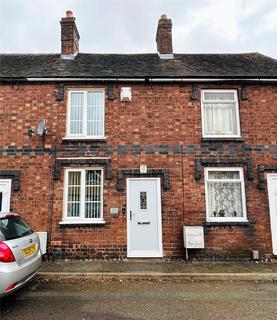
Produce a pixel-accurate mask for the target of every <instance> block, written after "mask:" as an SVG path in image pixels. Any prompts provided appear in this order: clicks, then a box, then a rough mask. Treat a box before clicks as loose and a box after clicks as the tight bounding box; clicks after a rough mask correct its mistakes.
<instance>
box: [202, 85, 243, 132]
mask: <svg viewBox="0 0 277 320" xmlns="http://www.w3.org/2000/svg"><path fill="white" fill-rule="evenodd" d="M211 92H214V93H234V97H235V100H220V101H219V100H204V94H205V93H211ZM213 101H214V102H215V103H217V102H227V103H228V102H232V103H234V102H235V104H236V125H237V134H232V135H227V134H223V135H222V134H205V110H204V102H206V103H213ZM201 119H202V136H203V138H241V131H240V116H239V100H238V92H237V90H231V89H216V90H213V89H204V90H201Z"/></svg>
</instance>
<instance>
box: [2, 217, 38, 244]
mask: <svg viewBox="0 0 277 320" xmlns="http://www.w3.org/2000/svg"><path fill="white" fill-rule="evenodd" d="M31 233H33V230H32V229H31V228H30V227H29V226H28V224H27V223H26V222H25V221H24V220H23V219H22V218H20V217H19V216H11V217H8V218H1V219H0V240H2V241H3V240H12V239H17V238H21V237H24V236H26V235H28V234H31Z"/></svg>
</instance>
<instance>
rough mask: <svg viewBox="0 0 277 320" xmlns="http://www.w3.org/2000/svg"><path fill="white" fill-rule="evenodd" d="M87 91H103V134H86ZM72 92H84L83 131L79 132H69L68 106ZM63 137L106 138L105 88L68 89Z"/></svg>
mask: <svg viewBox="0 0 277 320" xmlns="http://www.w3.org/2000/svg"><path fill="white" fill-rule="evenodd" d="M88 92H102V93H103V111H102V112H103V114H102V116H103V134H102V135H97V136H89V135H87V113H88V110H87V109H88V104H87V94H88ZM72 93H83V94H84V110H83V133H80V134H71V133H70V110H71V109H70V106H71V95H72ZM64 139H76V140H82V139H91V140H93V139H96V140H97V139H106V137H105V89H101V88H93V89H90V88H88V89H70V90H69V91H68V99H67V112H66V137H65V138H64Z"/></svg>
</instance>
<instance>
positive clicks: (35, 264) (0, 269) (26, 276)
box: [0, 251, 42, 298]
mask: <svg viewBox="0 0 277 320" xmlns="http://www.w3.org/2000/svg"><path fill="white" fill-rule="evenodd" d="M41 261H42V258H41V253H40V251H39V252H38V253H37V255H36V257H35V258H34V259H32V261H30V262H29V263H28V264H26V265H24V266H19V265H18V264H17V263H16V262H11V263H0V298H2V297H4V296H6V295H8V294H10V293H12V292H14V291H16V290H18V289H20V288H21V287H23V286H24V285H25V284H26V283H27V282H28V281H30V280H31V279H32V278H33V277H34V276H35V274H36V273H37V272H38V270H39V268H40V266H41ZM12 284H15V286H14V287H13V288H12V289H11V290H9V291H5V290H6V288H8V287H9V286H10V285H12Z"/></svg>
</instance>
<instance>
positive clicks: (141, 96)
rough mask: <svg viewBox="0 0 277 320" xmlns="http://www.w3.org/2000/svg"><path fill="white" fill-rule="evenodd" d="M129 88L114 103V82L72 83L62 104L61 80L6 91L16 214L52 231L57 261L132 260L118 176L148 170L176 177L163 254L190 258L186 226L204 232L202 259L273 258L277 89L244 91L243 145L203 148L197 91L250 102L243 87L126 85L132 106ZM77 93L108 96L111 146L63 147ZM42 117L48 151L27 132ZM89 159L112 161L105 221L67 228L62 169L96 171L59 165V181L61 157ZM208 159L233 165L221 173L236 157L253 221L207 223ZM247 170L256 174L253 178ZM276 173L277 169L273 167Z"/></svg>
mask: <svg viewBox="0 0 277 320" xmlns="http://www.w3.org/2000/svg"><path fill="white" fill-rule="evenodd" d="M121 86H122V83H117V84H115V85H114V86H113V95H114V98H115V99H113V100H109V99H108V97H107V94H108V88H109V84H108V83H104V84H101V85H100V84H95V83H91V84H85V85H84V84H78V83H71V84H64V99H62V98H61V99H59V98H58V97H59V95H58V93H59V92H58V91H59V85H58V84H57V83H54V84H47V83H41V84H26V83H22V84H3V85H1V108H0V119H1V126H0V178H1V173H2V174H3V175H4V173H5V172H8V171H10V170H13V171H18V170H19V178H18V181H17V183H18V184H19V185H20V188H18V189H13V190H12V196H11V210H12V211H15V212H19V213H20V214H22V216H23V217H24V218H26V220H27V221H28V222H29V223H30V224H31V226H32V227H33V228H34V229H35V230H36V231H48V235H49V240H50V242H49V252H50V253H53V255H54V256H56V257H70V258H71V257H72V258H73V257H78V258H93V257H126V248H127V226H126V180H125V179H126V176H123V179H124V188H123V190H122V189H121V190H120V191H119V190H118V175H119V172H120V170H124V169H138V168H139V166H140V164H142V163H143V164H146V165H147V167H148V168H153V169H155V168H159V169H164V170H166V172H168V178H169V183H170V189H169V188H163V187H162V194H161V197H162V234H163V254H164V257H168V258H174V257H184V248H183V238H182V227H183V225H203V226H204V227H205V251H203V250H195V251H193V252H192V255H194V256H197V257H206V258H207V257H210V258H211V257H223V258H228V257H247V258H249V257H251V251H252V250H259V251H260V253H261V254H262V255H264V254H272V242H271V231H270V218H269V205H268V195H267V189H266V188H265V189H262V190H260V189H258V187H257V186H258V184H259V171H258V166H259V165H261V164H262V165H268V166H272V165H276V164H277V127H276V110H277V87H276V85H274V84H251V83H248V84H247V85H246V90H247V95H248V98H247V99H245V100H242V99H240V101H239V110H240V122H241V133H242V138H243V139H242V140H238V141H235V140H231V141H203V139H202V133H201V104H200V103H201V102H200V98H199V92H200V90H201V89H206V88H212V89H219V88H228V89H236V90H238V93H239V97H242V86H241V84H238V83H231V84H218V83H214V84H209V85H208V84H205V83H201V82H199V83H197V86H196V88H195V85H191V84H189V83H176V84H169V83H160V84H150V83H143V84H135V83H131V82H130V83H128V84H126V83H125V84H124V86H130V87H131V89H132V101H131V102H122V101H120V89H121ZM69 88H76V89H77V88H103V89H105V94H106V98H105V135H106V137H107V140H106V141H64V140H63V138H64V137H65V132H66V106H67V97H68V95H67V93H68V89H69ZM243 90H245V88H244V89H243ZM42 118H44V119H46V125H47V129H48V134H47V135H46V137H45V141H44V148H43V140H42V138H41V137H39V136H32V137H31V138H30V137H29V136H28V134H27V131H28V129H30V128H32V127H33V128H34V127H35V126H36V125H37V123H38V122H39V120H41V119H42ZM82 157H88V158H89V157H108V158H110V164H111V170H112V178H111V179H107V173H106V172H105V177H104V219H105V221H106V224H105V225H88V226H82V225H74V226H60V225H59V222H60V221H61V220H62V214H63V213H62V212H63V208H62V207H63V190H64V186H63V180H64V170H63V169H64V167H84V166H85V167H87V166H88V165H84V164H82V163H78V164H61V168H60V176H58V177H57V179H54V172H55V167H56V166H57V159H60V158H82ZM201 159H225V160H226V164H218V165H217V164H213V166H220V167H223V166H226V167H228V166H230V165H229V164H228V161H227V160H231V162H232V161H233V163H235V164H236V166H240V167H243V168H244V178H245V191H246V204H247V218H248V223H233V224H232V223H222V224H216V223H210V224H209V223H206V208H205V187H204V178H203V170H204V167H205V166H209V164H207V163H206V162H205V161H203V163H202V164H201V166H200V168H197V165H196V163H197V161H196V160H201ZM245 159H247V161H248V160H250V162H247V161H244V160H245ZM236 161H237V162H236ZM223 162H224V161H223ZM249 163H250V164H251V165H252V172H253V174H254V176H253V177H250V178H249V176H248V170H249ZM100 166H102V165H100ZM105 166H106V165H105V164H104V165H103V167H105ZM268 168H269V169H268V172H271V171H272V172H273V171H274V172H275V169H274V168H275V167H273V166H272V167H268ZM270 168H271V169H270ZM197 170H198V173H199V172H200V175H199V176H198V179H196V172H197ZM199 170H200V171H199ZM131 174H132V173H131ZM151 175H152V176H159V177H161V178H162V179H163V177H162V175H156V174H155V173H153V174H151ZM130 176H131V175H130V173H129V175H128V177H130ZM252 178H253V179H252ZM12 179H14V178H13V177H12ZM13 183H14V181H13ZM113 207H116V208H119V213H118V215H111V214H110V208H113Z"/></svg>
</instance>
